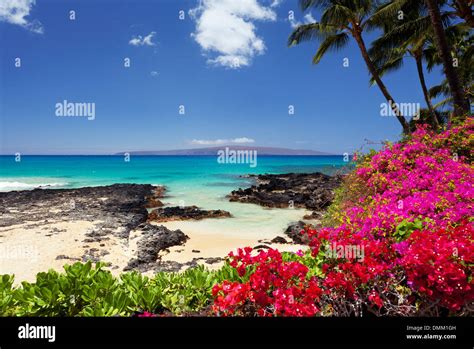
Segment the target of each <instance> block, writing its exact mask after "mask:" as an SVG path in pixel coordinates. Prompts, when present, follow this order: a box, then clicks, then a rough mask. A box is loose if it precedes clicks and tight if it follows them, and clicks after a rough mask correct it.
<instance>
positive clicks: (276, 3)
mask: <svg viewBox="0 0 474 349" xmlns="http://www.w3.org/2000/svg"><path fill="white" fill-rule="evenodd" d="M282 2H283V0H273V1H272V4H271V5H270V7H277V6H280V4H281V3H282Z"/></svg>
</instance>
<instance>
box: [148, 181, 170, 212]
mask: <svg viewBox="0 0 474 349" xmlns="http://www.w3.org/2000/svg"><path fill="white" fill-rule="evenodd" d="M165 191H166V188H165V187H163V186H159V187H156V189H155V190H154V192H153V194H152V195H150V196H148V197H147V198H146V205H145V207H146V208H156V207H162V206H164V204H163V203H162V202H161V200H160V199H162V198H163V197H164V193H165Z"/></svg>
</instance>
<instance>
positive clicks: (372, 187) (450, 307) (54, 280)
mask: <svg viewBox="0 0 474 349" xmlns="http://www.w3.org/2000/svg"><path fill="white" fill-rule="evenodd" d="M473 142H474V123H473V122H472V119H468V120H466V121H465V122H464V123H462V124H460V125H459V126H456V127H453V128H451V129H450V130H447V131H444V132H441V133H435V132H434V131H432V130H429V129H428V128H427V127H426V126H423V127H421V126H420V127H418V130H417V131H415V132H413V133H412V135H411V136H410V137H409V138H407V139H405V140H403V141H401V142H398V143H395V144H387V145H386V147H385V148H384V149H383V150H381V151H379V152H372V153H370V154H367V155H365V156H360V157H359V158H358V161H357V165H356V169H355V170H354V171H353V172H351V173H350V174H349V175H348V176H346V178H345V181H344V183H343V184H342V186H341V188H340V189H339V191H338V194H337V195H336V200H335V201H334V202H333V204H332V205H331V207H330V209H329V210H328V212H327V215H329V216H331V217H330V219H328V218H326V220H325V221H329V222H332V224H331V225H332V226H326V227H324V228H321V229H314V228H309V229H306V230H303V231H302V232H301V234H302V235H306V236H307V237H308V239H309V241H310V243H309V248H308V249H307V250H306V251H298V252H296V253H289V252H286V253H280V252H279V251H277V250H275V249H268V250H263V251H260V252H258V253H257V252H255V251H254V250H253V249H252V248H250V247H247V248H242V249H238V251H237V252H236V253H230V254H229V256H228V258H227V260H226V262H225V264H224V266H223V267H221V268H220V269H218V270H217V271H209V270H207V269H206V268H204V267H202V266H200V267H196V268H191V269H188V270H186V271H185V272H183V273H165V272H160V273H157V274H156V275H155V276H154V277H152V278H148V277H146V276H143V275H141V274H140V273H137V272H129V273H123V274H121V275H120V276H119V277H114V276H113V275H112V274H111V273H110V272H109V271H107V270H105V269H104V265H103V264H101V263H98V264H96V265H95V267H94V266H92V264H91V263H90V262H88V263H86V264H82V263H75V264H73V265H69V266H65V267H64V269H65V272H64V273H58V272H56V271H53V270H50V271H49V272H46V273H39V274H38V275H37V279H36V282H34V283H28V282H23V283H22V284H21V285H19V286H18V287H15V286H13V276H10V275H4V276H2V277H1V278H0V293H1V294H2V296H1V297H0V299H1V301H0V314H2V315H4V316H5V315H15V316H22V315H23V316H26V315H34V316H112V315H121V316H131V315H136V316H159V315H161V316H171V315H189V314H198V315H217V316H316V315H319V316H360V315H362V314H368V313H370V314H374V315H395V316H414V315H431V316H441V315H450V314H451V315H472V314H473V311H474V309H473V301H474V279H473V275H472V270H473V266H474V227H473V225H472V217H473V214H472V213H473V211H474V207H473V202H472V198H473V197H474V189H473V187H472V179H473V178H474V169H473V167H472V144H473ZM331 246H342V247H351V246H356V247H357V248H359V250H360V249H361V250H362V251H363V255H362V257H363V258H360V257H361V256H360V255H357V256H355V255H350V254H349V255H348V254H345V253H343V254H341V255H339V254H337V253H328V251H330V250H329V249H330V247H331ZM343 250H345V251H347V249H343ZM355 257H357V258H355Z"/></svg>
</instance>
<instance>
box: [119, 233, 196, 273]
mask: <svg viewBox="0 0 474 349" xmlns="http://www.w3.org/2000/svg"><path fill="white" fill-rule="evenodd" d="M188 239H189V237H188V236H186V235H185V234H184V233H183V232H182V231H181V230H169V229H167V228H166V227H164V226H162V225H160V226H155V225H148V226H146V227H145V229H144V231H143V236H142V237H141V238H140V240H139V241H138V243H137V247H138V253H137V258H134V259H132V260H130V261H129V262H128V265H127V266H126V267H125V268H124V270H131V269H137V270H140V271H147V270H150V269H153V268H154V267H155V264H156V263H157V260H158V253H159V252H160V251H161V250H164V249H166V248H168V247H171V246H177V245H182V244H184V243H185V242H186V241H187V240H188Z"/></svg>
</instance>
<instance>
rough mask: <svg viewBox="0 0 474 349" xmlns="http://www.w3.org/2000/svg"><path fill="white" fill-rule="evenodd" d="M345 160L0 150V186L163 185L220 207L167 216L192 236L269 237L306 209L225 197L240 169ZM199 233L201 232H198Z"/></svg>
mask: <svg viewBox="0 0 474 349" xmlns="http://www.w3.org/2000/svg"><path fill="white" fill-rule="evenodd" d="M345 165H347V163H346V162H344V161H343V157H342V156H298V157H296V156H260V157H258V162H257V166H256V167H254V168H252V167H250V166H249V165H245V164H219V163H217V160H216V157H214V156H193V157H186V156H140V157H139V156H135V157H132V158H131V159H130V162H125V161H124V158H123V157H122V156H24V157H22V158H21V161H20V162H15V158H14V157H12V156H0V191H9V190H26V189H33V188H35V187H39V186H41V187H50V188H78V187H84V186H99V185H108V184H113V183H140V184H155V185H165V186H166V187H167V197H166V198H165V199H163V201H164V203H165V205H170V206H177V205H180V206H189V205H196V206H199V207H201V208H203V209H223V210H226V211H229V212H230V213H231V214H232V216H233V217H232V218H227V219H205V220H202V221H198V222H196V221H178V222H167V223H165V225H166V226H167V227H169V228H172V229H182V230H183V231H184V232H186V233H194V234H197V235H194V236H205V235H207V234H211V235H212V234H214V235H213V236H227V237H238V238H246V237H250V236H252V237H255V236H258V237H261V238H273V237H275V234H277V233H281V232H282V231H284V229H285V228H286V226H287V225H288V223H289V222H292V221H297V220H300V219H301V218H302V217H303V216H304V215H305V214H307V213H309V212H307V211H306V210H303V209H294V208H287V209H268V208H264V207H260V206H258V205H253V204H242V203H236V202H229V201H228V200H227V199H226V195H227V194H229V193H230V192H231V191H232V190H234V189H237V188H239V187H247V186H249V185H250V183H251V181H250V180H248V179H246V178H241V177H240V176H241V175H245V174H251V173H253V174H261V173H287V172H313V171H320V172H324V173H327V174H332V173H334V172H336V171H343V170H344V168H345ZM199 234H200V235H199Z"/></svg>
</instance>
